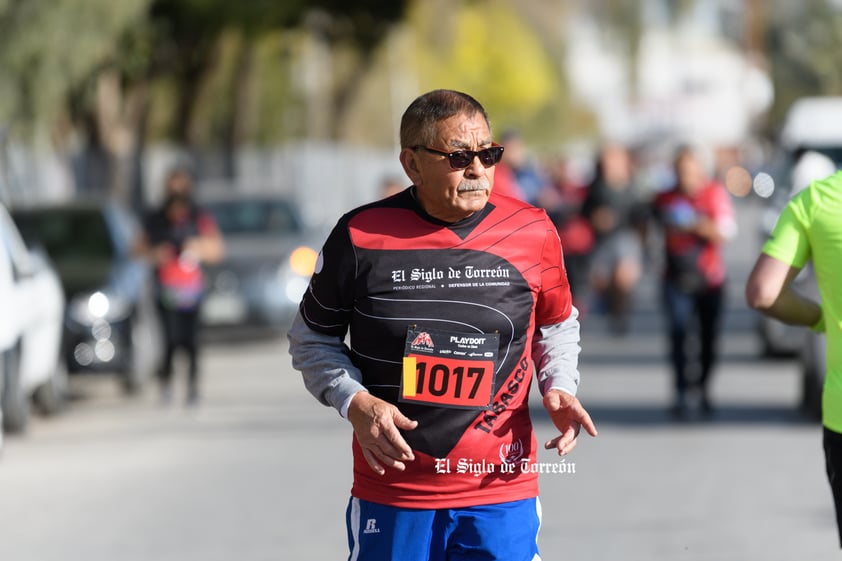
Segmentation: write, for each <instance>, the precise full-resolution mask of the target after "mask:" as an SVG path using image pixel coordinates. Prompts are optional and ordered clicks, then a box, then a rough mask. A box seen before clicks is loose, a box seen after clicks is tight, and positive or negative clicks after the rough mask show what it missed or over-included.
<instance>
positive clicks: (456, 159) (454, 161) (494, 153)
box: [412, 144, 503, 169]
mask: <svg viewBox="0 0 842 561" xmlns="http://www.w3.org/2000/svg"><path fill="white" fill-rule="evenodd" d="M412 149H413V150H418V149H421V150H426V151H427V152H430V153H432V154H439V155H441V156H446V157H447V162H448V163H449V164H450V167H451V168H452V169H465V168H466V167H468V166H469V165H471V162H473V161H474V158H479V161H480V163H481V164H482V165H483V166H484V167H487V168H490V167H491V166H493V165H495V164H497V163H499V162H500V158H502V157H503V147H502V146H500V145H499V144H498V145H492V146H491V147H490V148H483V149H482V150H478V151H476V152H474V151H472V150H457V151H456V152H445V151H444V150H436V149H435V148H430V147H429V146H413V147H412Z"/></svg>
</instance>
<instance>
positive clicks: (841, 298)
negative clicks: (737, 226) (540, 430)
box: [746, 172, 842, 546]
mask: <svg viewBox="0 0 842 561" xmlns="http://www.w3.org/2000/svg"><path fill="white" fill-rule="evenodd" d="M811 259H812V261H813V268H814V269H815V273H816V281H817V284H818V288H819V295H820V297H821V304H819V303H818V302H814V301H812V300H810V299H808V298H805V297H804V296H802V295H800V294H798V293H797V292H795V290H794V289H793V288H792V286H791V282H792V280H793V279H794V278H795V276H796V275H797V274H798V272H799V271H800V270H801V268H802V267H804V266H805V265H806V264H807V262H808V261H810V260H811ZM840 278H842V172H837V173H836V174H834V175H831V176H830V177H828V178H826V179H822V180H818V181H814V182H813V183H811V184H810V186H809V187H807V188H806V189H804V190H803V191H801V192H800V193H799V194H797V195H796V196H795V197H793V198H792V200H791V201H790V202H789V204H788V205H787V206H786V207H785V208H784V210H783V211H782V212H781V215H780V217H779V218H778V223H777V224H776V225H775V229H774V230H773V231H772V235H771V236H770V238H769V240H767V241H766V243H765V244H764V246H763V250H762V253H761V254H760V256H759V257H758V259H757V263H755V265H754V269H753V270H752V272H751V274H750V276H749V279H748V282H747V285H746V300H747V301H748V304H749V305H750V306H751V307H752V308H754V309H756V310H758V311H760V312H762V313H764V314H766V315H769V316H771V317H773V318H776V319H779V320H781V321H783V322H786V323H791V324H795V325H803V326H807V327H811V328H812V329H813V330H815V331H818V332H825V333H826V335H827V370H826V372H825V382H824V391H823V392H822V424H823V425H824V451H825V458H826V464H827V476H828V479H829V481H830V486H831V490H832V491H833V499H834V503H835V506H836V522H837V527H838V529H839V533H840V546H842V286H840V284H839V282H840V281H839V279H840Z"/></svg>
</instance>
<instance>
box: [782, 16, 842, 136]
mask: <svg viewBox="0 0 842 561" xmlns="http://www.w3.org/2000/svg"><path fill="white" fill-rule="evenodd" d="M773 15H775V16H776V17H773V18H772V19H771V23H770V29H769V36H770V37H769V38H770V60H771V67H772V68H771V70H772V78H773V82H774V86H775V103H774V106H773V108H772V114H771V123H772V125H773V127H774V126H776V125H777V124H778V123H780V122H781V121H782V119H783V116H784V115H785V113H786V111H787V109H788V108H789V106H790V105H791V104H792V102H793V101H795V100H796V99H797V98H799V97H803V96H816V95H842V11H840V9H839V8H834V7H832V6H831V5H830V4H829V3H828V2H827V0H805V1H804V2H803V3H801V4H799V5H798V6H797V7H795V6H790V7H789V10H787V11H786V12H784V13H778V12H773Z"/></svg>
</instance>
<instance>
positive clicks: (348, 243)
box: [301, 188, 571, 508]
mask: <svg viewBox="0 0 842 561" xmlns="http://www.w3.org/2000/svg"><path fill="white" fill-rule="evenodd" d="M412 193H413V188H410V189H407V190H406V191H403V192H402V193H399V194H397V195H395V196H393V197H390V198H388V199H384V200H382V201H377V202H375V203H372V204H369V205H366V206H363V207H360V208H357V209H355V210H353V211H351V212H349V213H348V214H346V215H345V216H343V217H342V218H341V219H340V220H339V222H338V224H337V225H336V227H335V228H334V229H333V231H332V232H331V234H330V236H329V237H328V239H327V241H326V242H325V245H324V247H323V248H322V252H321V254H320V256H319V260H318V263H317V266H316V272H315V273H314V275H313V277H312V279H311V282H310V287H309V289H308V291H307V293H306V295H305V296H304V299H303V301H302V304H301V315H302V317H303V318H304V320H305V321H306V323H307V324H308V326H309V327H310V328H311V329H313V330H315V331H318V332H321V333H325V334H330V335H336V336H338V337H344V336H345V334H346V333H347V332H348V330H349V329H350V350H351V360H352V361H353V363H354V364H355V365H356V366H357V367H358V368H359V369H360V370H361V372H362V374H363V385H365V387H366V388H367V389H368V391H369V392H371V393H372V394H373V395H375V396H377V397H380V398H381V399H384V400H386V401H388V402H390V403H393V404H395V405H397V406H398V407H399V408H400V410H401V411H402V412H403V413H404V414H405V415H406V416H407V417H409V418H410V419H414V420H417V421H418V427H417V428H416V429H415V430H412V431H404V433H403V436H404V438H405V439H406V440H407V442H408V443H409V445H410V446H411V447H412V449H413V451H414V452H415V456H416V459H415V461H412V462H407V469H406V471H404V472H398V471H395V470H387V473H386V475H384V476H379V475H376V474H375V473H374V472H373V471H371V469H370V468H369V466H368V465H367V463H366V462H365V460H364V459H363V457H362V454H361V450H360V448H359V446H358V445H357V443H356V440H355V441H354V486H353V489H352V494H353V495H354V496H355V497H358V498H360V499H363V500H368V501H372V502H377V503H381V504H390V505H394V506H400V507H422V508H456V507H460V506H467V505H475V504H490V503H498V502H506V501H513V500H519V499H523V498H528V497H534V496H536V495H537V491H538V489H537V474H535V473H524V472H523V470H521V469H520V468H519V467H518V469H514V470H509V471H506V470H505V469H500V466H501V464H512V463H518V462H523V461H528V462H530V463H534V461H535V453H536V443H535V438H534V435H533V432H532V424H531V421H530V417H529V410H528V407H527V395H528V392H529V388H530V384H531V379H532V375H533V364H532V360H531V355H530V350H531V346H532V336H533V332H534V330H535V328H536V326H541V325H552V324H557V323H560V322H562V321H564V320H565V319H566V318H567V317H568V316H569V315H570V312H571V299H570V289H569V286H568V283H567V277H566V274H565V271H564V268H563V265H562V253H561V245H560V242H559V238H558V234H557V231H556V228H555V227H554V225H553V224H552V222H551V221H550V220H549V219H548V217H547V215H546V213H545V212H544V211H543V210H542V209H538V208H535V207H532V206H529V205H527V204H525V203H522V202H520V201H518V200H516V199H513V198H509V197H505V196H502V195H498V194H492V196H491V198H490V200H489V202H488V204H487V205H486V207H485V208H484V210H483V211H481V212H478V213H475V214H474V215H472V216H470V217H469V218H467V219H465V220H462V221H460V222H457V223H454V224H448V223H444V222H441V221H439V220H437V219H435V218H433V217H431V216H429V215H427V214H426V213H425V212H424V211H423V210H422V209H421V208H420V206H419V205H418V203H417V202H416V200H415V199H414V197H413V195H412ZM489 338H491V340H493V341H495V342H496V345H495V347H496V348H495V349H494V352H488V351H489V349H488V348H486V347H481V346H478V345H475V344H474V343H480V342H482V343H484V344H487V341H488V340H489ZM448 345H450V346H448ZM436 346H438V351H437V352H440V353H448V354H447V355H443V354H440V355H437V356H438V359H437V360H438V363H435V364H433V363H431V364H433V366H432V368H431V370H430V371H427V370H425V368H420V367H419V370H418V372H417V373H416V372H415V371H414V368H415V366H413V367H411V369H410V370H411V372H410V375H411V378H410V379H411V380H412V382H411V384H410V385H411V386H412V388H411V390H412V392H413V393H412V395H413V396H414V391H415V390H414V388H415V386H414V384H415V383H416V381H417V382H418V384H419V385H418V389H419V391H429V392H430V394H431V395H433V394H435V395H441V394H442V393H444V392H445V391H449V393H450V394H454V391H455V392H456V394H459V393H460V392H461V393H463V394H465V395H467V394H468V393H470V391H469V390H473V391H476V390H477V388H480V387H481V388H483V389H482V390H480V391H490V393H489V394H488V397H487V399H485V402H484V404H483V405H482V406H481V407H451V406H444V405H437V404H436V403H435V402H434V403H425V402H424V401H423V400H418V399H417V397H410V394H409V393H408V390H407V389H406V388H402V383H403V384H404V385H406V384H407V379H408V378H407V377H406V375H407V370H406V368H407V367H406V358H405V357H407V356H412V357H413V358H412V360H413V363H412V364H413V365H414V364H415V363H414V361H415V358H414V356H415V355H418V356H420V357H421V358H420V359H419V360H421V361H423V360H424V356H426V355H424V353H425V352H430V353H432V352H434V348H435V347H436ZM445 347H446V348H445ZM472 349H473V350H475V351H476V352H473V351H472ZM419 353H420V354H419ZM451 353H452V354H451ZM461 355H464V356H462V358H461V359H460V356H461ZM473 355H476V357H477V358H476V359H475V360H477V361H483V360H485V361H491V362H490V363H493V367H492V368H489V372H490V374H489V376H493V379H491V383H490V384H489V383H488V382H489V380H488V379H485V381H484V383H482V384H480V376H479V375H478V376H475V377H472V376H471V374H472V369H471V368H470V365H472V364H484V363H483V362H469V361H470V360H471V359H472V356H473ZM492 355H493V357H492ZM483 356H484V357H485V358H483ZM488 357H492V358H488ZM460 360H462V361H463V362H460ZM462 364H465V365H467V366H468V368H467V370H465V369H462ZM436 368H438V371H436V370H435V369H436ZM460 369H461V370H460ZM474 370H476V371H477V372H480V369H474ZM466 372H467V374H466ZM463 374H464V375H463ZM480 374H482V372H480ZM448 380H449V381H448ZM463 382H464V384H463ZM425 384H426V385H425ZM422 386H423V387H422ZM454 388H456V389H455V390H454ZM518 465H519V464H518ZM489 466H491V467H489ZM494 466H496V467H497V469H494ZM483 469H484V471H482V470H483ZM460 471H462V472H463V473H459V472H460ZM480 471H482V473H479V472H480Z"/></svg>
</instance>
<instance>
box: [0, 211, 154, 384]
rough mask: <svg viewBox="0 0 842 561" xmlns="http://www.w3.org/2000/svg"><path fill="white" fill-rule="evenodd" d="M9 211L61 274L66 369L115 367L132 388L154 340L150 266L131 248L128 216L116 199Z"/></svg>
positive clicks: (143, 375)
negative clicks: (134, 255)
mask: <svg viewBox="0 0 842 561" xmlns="http://www.w3.org/2000/svg"><path fill="white" fill-rule="evenodd" d="M13 219H14V221H15V222H16V223H17V225H18V228H19V229H20V231H21V234H22V236H23V238H24V240H25V241H26V243H27V244H28V245H30V246H36V247H41V248H42V249H43V250H45V251H46V252H47V254H48V255H49V256H50V258H51V260H52V261H53V262H54V263H55V265H56V268H57V269H58V272H59V276H60V277H61V282H62V285H63V287H64V291H65V295H66V298H67V307H66V310H65V317H64V336H63V344H62V346H63V353H64V357H65V360H66V364H67V368H68V371H69V372H70V373H76V372H83V371H88V372H110V373H115V374H117V375H118V376H119V379H120V381H121V383H122V386H123V388H124V389H125V390H126V391H127V392H129V393H133V392H135V391H137V390H138V389H139V388H140V387H141V385H142V384H143V382H144V381H145V380H146V379H147V378H148V377H149V375H150V374H151V372H152V371H153V370H154V369H155V368H156V366H157V361H158V358H159V357H160V353H161V341H160V335H159V327H158V320H157V317H156V314H155V307H154V306H155V304H154V292H153V286H152V278H151V271H150V267H149V266H148V265H147V264H146V263H145V262H144V261H142V260H140V259H138V258H135V257H133V255H132V245H133V243H134V239H135V236H136V234H137V231H138V228H139V224H138V222H137V220H136V218H135V216H134V215H133V214H131V212H129V211H128V210H127V209H125V208H123V207H122V206H121V205H119V204H116V203H111V202H74V203H69V204H62V205H55V206H44V207H37V208H35V207H30V208H18V209H16V210H15V211H14V213H13Z"/></svg>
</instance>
